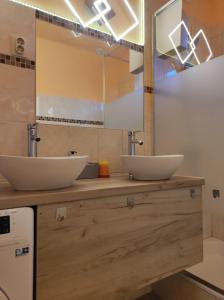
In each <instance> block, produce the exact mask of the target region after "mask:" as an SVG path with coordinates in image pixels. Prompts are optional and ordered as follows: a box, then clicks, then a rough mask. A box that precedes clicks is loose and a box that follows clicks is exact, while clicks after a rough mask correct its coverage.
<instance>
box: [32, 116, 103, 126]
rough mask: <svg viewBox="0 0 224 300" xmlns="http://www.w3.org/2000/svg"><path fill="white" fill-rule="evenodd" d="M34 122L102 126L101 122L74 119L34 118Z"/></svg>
mask: <svg viewBox="0 0 224 300" xmlns="http://www.w3.org/2000/svg"><path fill="white" fill-rule="evenodd" d="M36 120H38V121H48V122H58V123H68V124H77V125H94V126H103V125H104V122H101V121H89V120H75V119H65V118H55V117H43V116H36Z"/></svg>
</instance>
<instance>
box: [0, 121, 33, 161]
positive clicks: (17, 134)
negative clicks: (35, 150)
mask: <svg viewBox="0 0 224 300" xmlns="http://www.w3.org/2000/svg"><path fill="white" fill-rule="evenodd" d="M0 154H1V155H2V154H3V155H22V156H26V155H27V124H26V123H18V122H11V123H7V122H0Z"/></svg>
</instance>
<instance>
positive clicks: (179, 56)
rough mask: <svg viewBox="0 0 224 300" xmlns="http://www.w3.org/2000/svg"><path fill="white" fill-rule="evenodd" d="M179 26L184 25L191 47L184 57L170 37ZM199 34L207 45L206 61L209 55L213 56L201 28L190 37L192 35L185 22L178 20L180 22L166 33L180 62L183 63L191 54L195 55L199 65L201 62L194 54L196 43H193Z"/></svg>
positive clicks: (209, 57) (195, 55)
mask: <svg viewBox="0 0 224 300" xmlns="http://www.w3.org/2000/svg"><path fill="white" fill-rule="evenodd" d="M181 26H183V27H184V29H185V30H186V32H187V34H188V37H189V41H190V42H189V45H190V48H191V51H190V52H189V53H188V55H187V56H186V57H185V58H184V59H183V58H182V56H181V54H180V52H179V51H178V49H177V46H176V45H175V43H174V40H173V38H172V36H173V35H174V34H175V32H176V31H177V30H178V29H180V28H181ZM200 35H202V36H203V38H204V40H205V43H206V45H207V47H208V50H209V56H208V57H207V59H206V62H208V61H209V60H210V59H211V57H212V56H213V53H212V50H211V47H210V45H209V42H208V39H207V37H206V35H205V33H204V31H203V30H202V29H200V30H199V31H198V32H197V33H196V35H195V36H194V38H192V37H191V34H190V31H189V30H188V28H187V25H186V24H185V22H184V21H181V22H180V23H179V24H178V25H177V26H176V27H175V28H174V29H173V30H172V31H171V33H170V34H169V35H168V37H169V39H170V41H171V43H172V45H173V48H174V50H175V52H176V54H177V56H178V58H179V60H180V61H181V63H182V64H183V65H184V64H185V63H186V62H187V61H188V59H189V58H190V57H191V56H192V55H194V57H195V59H196V61H197V63H198V64H199V65H200V64H201V62H200V60H199V59H198V56H197V54H196V45H195V41H196V40H197V38H198V37H199V36H200Z"/></svg>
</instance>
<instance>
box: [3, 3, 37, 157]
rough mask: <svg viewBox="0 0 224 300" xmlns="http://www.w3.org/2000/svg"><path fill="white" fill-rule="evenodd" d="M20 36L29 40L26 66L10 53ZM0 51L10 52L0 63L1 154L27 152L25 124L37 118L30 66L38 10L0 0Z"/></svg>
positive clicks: (32, 74)
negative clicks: (14, 39)
mask: <svg viewBox="0 0 224 300" xmlns="http://www.w3.org/2000/svg"><path fill="white" fill-rule="evenodd" d="M18 36H22V37H23V38H24V39H25V41H26V58H27V60H26V61H25V62H24V63H23V65H25V66H22V63H21V61H20V62H19V60H17V61H16V62H18V65H17V63H16V62H15V60H16V58H14V59H12V57H11V54H12V52H13V37H18ZM0 53H1V54H4V55H7V56H5V59H3V58H4V56H3V55H1V63H0V154H11V155H25V154H26V152H27V141H26V125H27V123H28V122H34V120H35V70H33V69H31V68H28V64H30V66H31V61H32V62H33V61H34V59H35V13H34V12H33V11H31V10H27V9H25V8H23V7H21V6H15V5H14V4H12V3H11V2H9V1H7V0H1V1H0ZM14 62H15V64H14ZM26 63H27V68H26ZM32 66H33V67H34V64H33V63H32Z"/></svg>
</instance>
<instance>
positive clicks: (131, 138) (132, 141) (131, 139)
mask: <svg viewBox="0 0 224 300" xmlns="http://www.w3.org/2000/svg"><path fill="white" fill-rule="evenodd" d="M135 134H136V132H135V131H128V155H136V145H140V146H142V145H143V144H144V142H143V141H140V140H137V139H136V138H135Z"/></svg>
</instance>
